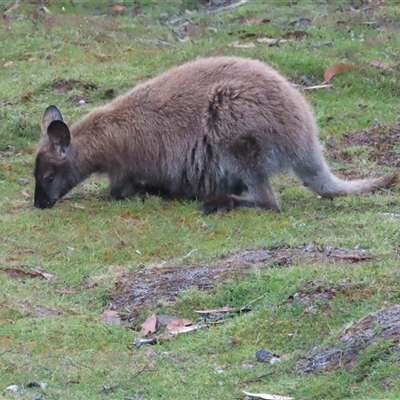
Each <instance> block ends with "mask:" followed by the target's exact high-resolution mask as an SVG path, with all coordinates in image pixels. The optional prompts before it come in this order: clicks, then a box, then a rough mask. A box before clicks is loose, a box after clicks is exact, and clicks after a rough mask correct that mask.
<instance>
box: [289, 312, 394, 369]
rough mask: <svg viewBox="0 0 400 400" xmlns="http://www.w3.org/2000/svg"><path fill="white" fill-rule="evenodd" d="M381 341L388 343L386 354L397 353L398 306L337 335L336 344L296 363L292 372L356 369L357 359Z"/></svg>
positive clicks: (358, 322)
mask: <svg viewBox="0 0 400 400" xmlns="http://www.w3.org/2000/svg"><path fill="white" fill-rule="evenodd" d="M381 340H390V341H392V346H391V347H390V349H389V351H396V350H397V351H398V350H399V345H400V305H395V306H393V307H391V308H387V309H382V310H379V311H377V312H375V313H371V314H368V315H366V316H365V317H363V318H361V319H360V320H359V321H357V322H354V323H353V324H352V325H350V326H348V327H347V328H346V329H345V330H344V331H343V333H341V334H340V335H339V338H338V342H339V343H338V344H337V345H331V346H329V347H327V348H325V349H323V350H322V351H319V352H315V350H312V352H311V354H310V355H308V356H306V357H304V358H302V359H300V360H299V361H298V362H297V363H296V369H297V370H298V371H300V372H303V373H313V372H316V371H318V370H321V369H324V370H326V371H331V370H334V369H337V368H340V367H346V368H351V367H354V366H356V365H357V361H358V359H357V358H358V355H359V353H360V352H361V351H363V350H365V349H367V348H368V347H370V346H372V345H375V344H377V343H379V342H380V341H381Z"/></svg>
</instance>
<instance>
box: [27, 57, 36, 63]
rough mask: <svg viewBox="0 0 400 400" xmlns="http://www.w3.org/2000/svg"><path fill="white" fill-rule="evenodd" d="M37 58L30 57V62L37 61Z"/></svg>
mask: <svg viewBox="0 0 400 400" xmlns="http://www.w3.org/2000/svg"><path fill="white" fill-rule="evenodd" d="M36 60H37V58H36V57H30V58H29V59H28V61H29V62H35V61H36Z"/></svg>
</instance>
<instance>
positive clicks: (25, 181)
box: [18, 178, 29, 186]
mask: <svg viewBox="0 0 400 400" xmlns="http://www.w3.org/2000/svg"><path fill="white" fill-rule="evenodd" d="M28 183H29V181H28V179H25V178H21V179H19V180H18V185H19V186H26V185H27V184H28Z"/></svg>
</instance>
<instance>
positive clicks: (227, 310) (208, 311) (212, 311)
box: [194, 307, 237, 314]
mask: <svg viewBox="0 0 400 400" xmlns="http://www.w3.org/2000/svg"><path fill="white" fill-rule="evenodd" d="M236 310H237V309H236V308H231V307H222V308H217V309H215V310H194V312H197V313H198V314H213V313H224V312H230V311H236Z"/></svg>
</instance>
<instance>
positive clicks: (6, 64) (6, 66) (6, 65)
mask: <svg viewBox="0 0 400 400" xmlns="http://www.w3.org/2000/svg"><path fill="white" fill-rule="evenodd" d="M13 64H14V63H13V62H12V61H8V62H6V63H5V64H3V67H5V68H8V67H11V65H13Z"/></svg>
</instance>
